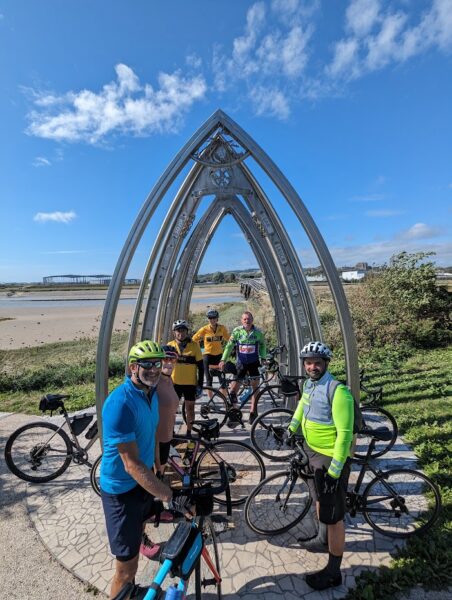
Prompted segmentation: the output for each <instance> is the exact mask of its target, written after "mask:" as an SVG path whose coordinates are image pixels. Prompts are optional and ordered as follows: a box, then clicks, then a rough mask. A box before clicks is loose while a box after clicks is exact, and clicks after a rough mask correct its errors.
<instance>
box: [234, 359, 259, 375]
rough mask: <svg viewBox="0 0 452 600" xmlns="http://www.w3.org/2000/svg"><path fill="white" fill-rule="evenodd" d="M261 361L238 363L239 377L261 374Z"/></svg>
mask: <svg viewBox="0 0 452 600" xmlns="http://www.w3.org/2000/svg"><path fill="white" fill-rule="evenodd" d="M259 367H260V363H259V362H253V363H248V364H245V365H244V364H242V363H239V362H238V363H237V378H238V379H243V378H244V377H245V376H246V375H249V376H250V377H257V376H258V375H259Z"/></svg>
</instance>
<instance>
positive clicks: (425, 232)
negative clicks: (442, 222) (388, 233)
mask: <svg viewBox="0 0 452 600" xmlns="http://www.w3.org/2000/svg"><path fill="white" fill-rule="evenodd" d="M442 233H443V232H442V230H441V229H439V228H437V227H430V226H429V225H426V224H425V223H415V224H414V225H413V226H412V227H410V228H409V229H407V230H406V231H402V232H400V233H399V237H400V238H401V239H404V240H425V239H429V238H433V237H439V236H440V235H442Z"/></svg>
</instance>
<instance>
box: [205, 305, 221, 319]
mask: <svg viewBox="0 0 452 600" xmlns="http://www.w3.org/2000/svg"><path fill="white" fill-rule="evenodd" d="M219 316H220V315H219V313H218V311H217V310H215V309H214V308H211V309H210V310H208V311H207V313H206V317H207V318H208V319H218V317H219Z"/></svg>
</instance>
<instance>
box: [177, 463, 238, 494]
mask: <svg viewBox="0 0 452 600" xmlns="http://www.w3.org/2000/svg"><path fill="white" fill-rule="evenodd" d="M218 466H219V467H220V478H221V483H220V485H217V486H213V485H212V482H210V481H206V482H205V483H204V484H202V485H201V486H200V487H192V488H191V489H189V490H187V489H181V490H173V494H174V496H189V497H190V498H191V499H192V500H193V501H194V504H196V498H206V497H210V496H216V495H217V494H222V493H223V492H224V491H226V490H227V488H228V487H229V477H228V473H227V470H226V466H225V464H224V462H220V463H219V464H218Z"/></svg>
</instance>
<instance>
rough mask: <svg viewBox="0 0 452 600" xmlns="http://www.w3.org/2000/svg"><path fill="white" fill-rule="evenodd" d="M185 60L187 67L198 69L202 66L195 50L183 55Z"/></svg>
mask: <svg viewBox="0 0 452 600" xmlns="http://www.w3.org/2000/svg"><path fill="white" fill-rule="evenodd" d="M185 62H186V63H187V65H188V66H189V67H192V68H193V69H200V68H201V67H202V58H201V57H200V56H199V55H198V54H196V52H193V53H192V54H187V56H186V57H185Z"/></svg>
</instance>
